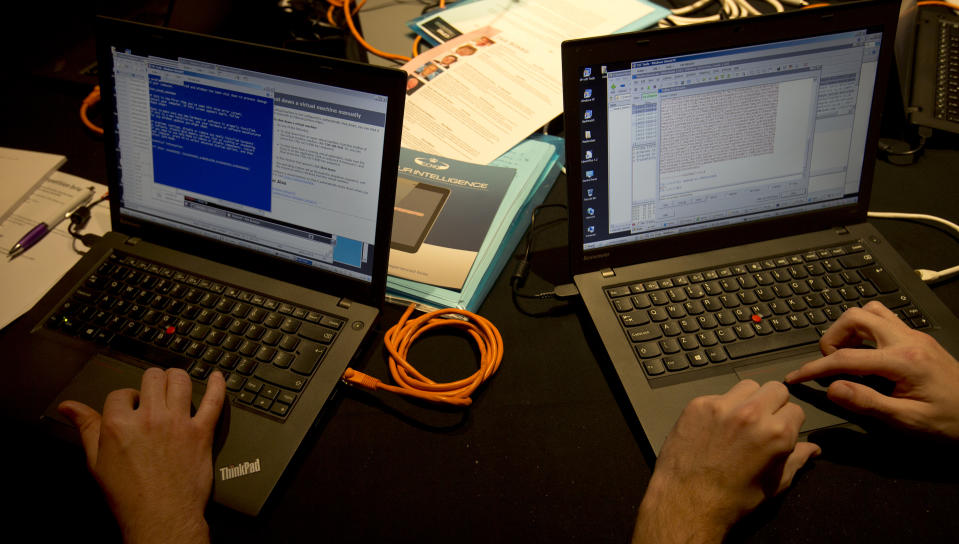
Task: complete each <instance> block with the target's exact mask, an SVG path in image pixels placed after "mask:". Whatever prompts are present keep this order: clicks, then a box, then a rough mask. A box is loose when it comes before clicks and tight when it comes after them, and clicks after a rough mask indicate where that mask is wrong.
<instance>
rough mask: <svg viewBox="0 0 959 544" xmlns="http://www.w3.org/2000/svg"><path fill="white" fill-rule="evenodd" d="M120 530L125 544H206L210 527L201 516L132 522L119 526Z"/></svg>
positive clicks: (208, 539)
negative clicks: (173, 543) (172, 543)
mask: <svg viewBox="0 0 959 544" xmlns="http://www.w3.org/2000/svg"><path fill="white" fill-rule="evenodd" d="M120 530H121V531H122V533H123V541H124V543H126V544H154V543H157V544H159V543H166V542H181V543H184V544H206V543H209V542H210V527H209V526H208V525H207V523H206V520H205V519H204V518H203V516H202V515H201V516H199V517H196V516H193V517H184V518H177V519H172V520H165V519H159V518H152V519H147V520H134V521H133V522H132V523H128V524H125V525H121V527H120Z"/></svg>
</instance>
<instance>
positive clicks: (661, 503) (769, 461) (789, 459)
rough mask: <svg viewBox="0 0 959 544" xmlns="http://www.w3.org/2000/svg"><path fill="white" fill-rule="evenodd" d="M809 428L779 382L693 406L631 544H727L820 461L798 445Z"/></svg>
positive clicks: (656, 477) (669, 445) (674, 434)
mask: <svg viewBox="0 0 959 544" xmlns="http://www.w3.org/2000/svg"><path fill="white" fill-rule="evenodd" d="M804 420H805V415H804V414H803V411H802V409H801V408H800V407H799V406H798V405H796V404H793V403H791V402H789V392H788V391H787V390H786V387H785V386H784V385H783V384H781V383H777V382H769V383H766V384H765V385H763V386H762V387H760V386H759V384H757V383H756V382H754V381H752V380H744V381H741V382H739V383H738V384H736V385H735V386H733V387H732V389H730V390H729V391H728V392H727V393H725V394H724V395H713V396H707V397H699V398H697V399H695V400H693V401H692V402H690V403H689V405H688V406H687V407H686V409H685V410H684V411H683V414H682V415H681V416H680V418H679V420H678V421H677V422H676V426H675V427H673V430H672V431H671V432H670V434H669V436H668V437H667V438H666V442H665V444H664V445H663V448H662V451H661V452H660V456H659V459H658V460H657V462H656V468H655V470H654V472H653V476H652V479H651V480H650V482H649V487H648V489H647V490H646V496H645V498H644V499H643V502H642V504H641V505H640V507H639V517H638V519H637V521H636V529H635V532H634V533H633V542H721V541H722V539H723V537H724V535H725V534H726V532H727V531H728V530H729V528H730V527H732V525H733V524H734V523H735V522H736V521H737V520H738V519H739V518H741V517H743V516H744V515H746V514H747V513H748V512H750V511H752V510H753V509H754V508H756V507H757V506H758V505H759V504H760V503H761V502H762V501H763V500H765V499H766V498H768V497H772V496H774V495H776V494H777V493H779V492H781V491H783V490H784V489H786V488H787V487H788V486H789V484H790V483H791V482H792V479H793V476H794V475H795V474H796V471H798V470H799V469H800V468H801V467H802V466H803V465H804V464H805V463H806V461H807V460H808V459H809V458H810V457H811V456H813V455H817V454H818V453H819V451H820V450H819V446H816V445H815V444H811V443H809V442H797V436H798V433H799V428H800V426H801V425H802V423H803V421H804Z"/></svg>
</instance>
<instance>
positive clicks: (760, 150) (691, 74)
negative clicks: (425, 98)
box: [563, 0, 959, 453]
mask: <svg viewBox="0 0 959 544" xmlns="http://www.w3.org/2000/svg"><path fill="white" fill-rule="evenodd" d="M898 10H899V4H898V2H896V1H894V0H877V1H873V2H856V3H851V4H842V5H839V6H831V7H826V8H821V9H810V10H802V11H799V12H793V13H786V14H779V15H771V16H763V17H751V18H747V19H741V20H734V21H727V22H722V23H716V24H703V25H693V26H689V27H683V28H673V29H665V30H656V31H650V32H641V33H635V34H629V35H619V36H606V37H598V38H590V39H584V40H576V41H569V42H565V43H564V44H563V92H564V110H565V111H564V116H565V121H566V124H565V127H566V131H567V165H568V166H567V168H568V172H567V175H568V186H569V205H570V222H569V224H570V232H569V244H570V266H571V269H572V272H573V274H574V279H575V282H576V285H577V287H578V288H579V291H580V293H581V294H582V297H583V300H584V301H585V304H586V308H587V309H588V311H589V314H590V317H591V319H592V321H593V323H594V325H595V327H596V329H597V331H598V332H599V335H600V336H601V338H602V341H603V343H604V345H605V347H606V350H607V352H608V355H609V358H610V359H611V361H612V364H613V366H614V367H615V369H616V372H617V374H618V376H619V379H620V380H621V382H622V384H623V388H624V390H625V392H626V393H627V396H628V397H629V399H630V402H631V404H632V408H633V409H634V410H635V411H636V414H637V416H638V419H639V421H640V423H641V425H642V427H643V430H644V432H645V434H646V436H647V438H648V439H649V442H650V444H651V446H652V447H653V449H654V451H656V452H657V453H658V451H659V449H660V447H661V446H662V443H663V441H664V440H665V437H666V435H667V434H668V432H669V430H670V429H671V428H672V425H673V423H674V422H675V421H676V419H677V417H678V416H679V414H680V413H681V411H682V409H683V407H684V406H685V405H686V403H687V402H688V401H689V400H691V399H692V398H694V397H696V396H699V395H704V394H716V393H722V392H725V391H726V390H727V389H728V388H729V387H731V386H732V385H733V384H734V383H736V382H737V381H738V380H740V379H743V378H752V379H755V380H757V381H759V382H760V383H762V382H765V381H769V380H782V379H783V377H784V376H785V374H787V373H788V372H789V371H790V370H792V369H795V368H797V367H798V366H799V365H800V364H802V363H803V362H805V361H808V360H811V359H812V358H814V357H816V356H817V355H818V338H819V336H820V334H821V333H822V331H823V330H825V328H827V327H828V326H829V324H830V323H831V322H832V321H833V320H835V318H836V317H838V315H840V314H841V313H842V311H843V310H844V309H846V308H848V307H851V306H855V305H862V304H864V303H866V302H868V301H869V300H874V299H875V300H880V301H882V302H883V303H885V304H886V305H887V306H890V307H892V308H893V309H894V311H896V312H898V313H899V315H900V316H901V317H902V318H903V319H904V320H906V321H907V322H909V323H910V324H912V325H913V326H915V327H917V328H922V329H923V330H926V331H928V332H930V333H931V334H933V335H934V336H935V337H936V338H938V339H939V340H940V341H941V342H943V343H944V344H945V345H946V346H947V347H948V348H950V349H951V350H952V351H954V352H955V351H956V348H957V343H956V342H957V339H959V334H957V332H959V323H957V321H956V318H955V317H954V316H953V314H952V313H951V312H950V311H949V310H948V309H947V308H945V307H944V306H943V304H942V303H941V302H940V301H939V300H938V299H937V298H936V297H935V296H934V295H933V294H932V292H931V291H930V290H929V288H928V287H927V286H925V285H924V284H922V283H921V282H920V281H919V280H918V278H917V277H916V275H915V274H914V273H913V272H912V270H911V269H910V267H909V266H908V265H907V264H906V263H905V262H904V261H903V260H902V258H901V257H900V256H899V255H898V254H896V252H895V251H894V250H893V249H892V248H891V247H890V246H889V244H888V243H887V242H885V241H884V240H883V238H882V236H881V235H880V234H879V233H878V232H877V231H876V230H875V229H874V228H872V226H871V225H869V224H867V223H865V218H866V212H867V209H868V204H869V194H870V189H871V184H872V176H873V168H874V163H875V150H876V142H877V138H878V130H879V117H880V113H881V110H882V96H883V94H884V91H885V88H886V83H887V76H888V73H889V68H890V65H891V63H892V50H893V47H892V46H893V41H894V34H895V30H896V23H897V15H898ZM791 391H792V393H793V395H794V400H796V401H797V402H800V403H801V404H802V406H803V408H804V409H805V411H806V414H807V421H806V424H805V425H804V427H803V432H810V431H813V430H816V429H819V428H823V427H829V426H833V425H846V424H848V419H849V417H848V414H843V413H841V412H838V411H836V410H835V409H833V408H832V406H831V403H829V401H828V399H825V398H824V393H823V391H822V386H821V384H810V385H806V386H800V387H795V388H793V389H792V390H791Z"/></svg>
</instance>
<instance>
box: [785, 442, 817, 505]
mask: <svg viewBox="0 0 959 544" xmlns="http://www.w3.org/2000/svg"><path fill="white" fill-rule="evenodd" d="M820 453H822V449H821V448H820V447H819V446H817V445H816V444H813V443H812V442H797V443H796V447H795V448H793V451H792V453H790V454H789V457H787V458H786V463H785V465H783V474H782V479H781V480H780V481H779V489H778V490H776V494H777V495H778V494H779V493H782V492H783V491H784V490H785V489H786V488H787V487H789V486H790V485H792V483H793V477H794V476H796V473H797V472H799V469H801V468H802V467H803V466H804V465H805V464H806V462H807V461H809V459H810V458H811V457H816V456H818V455H819V454H820Z"/></svg>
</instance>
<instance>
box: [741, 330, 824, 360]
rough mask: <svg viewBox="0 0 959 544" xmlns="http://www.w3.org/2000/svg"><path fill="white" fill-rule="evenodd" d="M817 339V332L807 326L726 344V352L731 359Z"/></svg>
mask: <svg viewBox="0 0 959 544" xmlns="http://www.w3.org/2000/svg"><path fill="white" fill-rule="evenodd" d="M818 341H819V333H817V332H816V329H815V328H813V327H808V328H805V329H795V330H792V331H789V332H781V333H778V334H770V335H769V336H761V337H759V338H754V339H751V340H743V341H740V342H734V343H732V344H728V345H727V346H726V352H727V353H729V357H730V358H731V359H741V358H743V357H749V356H750V355H759V354H760V353H766V352H769V351H776V350H780V349H786V348H792V347H796V346H802V345H804V344H811V343H813V342H818Z"/></svg>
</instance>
